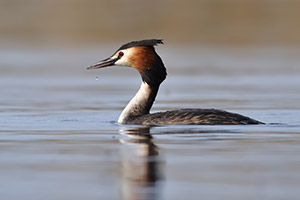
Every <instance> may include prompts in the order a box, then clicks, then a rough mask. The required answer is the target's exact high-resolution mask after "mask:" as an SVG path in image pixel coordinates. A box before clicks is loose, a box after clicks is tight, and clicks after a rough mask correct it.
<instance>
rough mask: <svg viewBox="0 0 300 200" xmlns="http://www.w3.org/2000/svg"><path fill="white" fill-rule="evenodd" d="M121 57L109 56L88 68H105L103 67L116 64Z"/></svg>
mask: <svg viewBox="0 0 300 200" xmlns="http://www.w3.org/2000/svg"><path fill="white" fill-rule="evenodd" d="M118 59H119V58H107V59H105V60H102V61H99V62H97V63H95V64H93V65H91V66H90V67H88V68H87V69H99V68H103V67H108V66H112V65H114V64H115V62H116V61H117V60H118Z"/></svg>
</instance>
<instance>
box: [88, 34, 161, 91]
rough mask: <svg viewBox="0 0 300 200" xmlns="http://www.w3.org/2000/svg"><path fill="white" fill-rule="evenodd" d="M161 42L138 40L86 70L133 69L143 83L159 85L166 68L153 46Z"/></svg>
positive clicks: (123, 46) (125, 45)
mask: <svg viewBox="0 0 300 200" xmlns="http://www.w3.org/2000/svg"><path fill="white" fill-rule="evenodd" d="M157 44H163V42H162V40H157V39H152V40H140V41H133V42H130V43H127V44H124V45H122V46H121V47H120V48H119V49H118V50H117V51H116V52H115V53H114V54H113V55H112V56H111V57H109V58H107V59H104V60H102V61H99V62H97V63H95V64H93V65H92V66H90V67H88V68H87V69H99V68H103V67H108V66H113V65H119V66H127V67H133V68H135V69H136V70H138V72H139V73H140V74H141V76H142V79H143V81H144V82H146V83H148V84H149V85H159V84H160V83H161V82H162V81H163V80H164V79H165V78H166V75H167V73H166V68H165V67H164V64H163V62H162V60H161V58H160V57H159V55H158V54H157V53H156V52H155V49H154V46H155V45H157Z"/></svg>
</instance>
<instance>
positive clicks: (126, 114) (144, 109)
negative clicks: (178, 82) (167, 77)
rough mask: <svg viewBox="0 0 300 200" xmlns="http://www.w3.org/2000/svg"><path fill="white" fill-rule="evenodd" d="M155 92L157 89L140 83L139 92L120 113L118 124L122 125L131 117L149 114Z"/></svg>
mask: <svg viewBox="0 0 300 200" xmlns="http://www.w3.org/2000/svg"><path fill="white" fill-rule="evenodd" d="M157 91H158V88H153V87H150V86H149V85H148V84H147V83H145V82H142V84H141V87H140V89H139V91H138V92H137V93H136V95H135V96H134V97H133V98H132V99H131V101H130V102H129V103H128V105H127V106H126V107H125V108H124V110H123V111H122V113H121V115H120V117H119V119H118V123H120V124H124V123H126V122H128V121H129V120H130V119H132V117H137V116H141V115H145V114H149V111H150V109H151V107H152V104H153V102H154V100H155V97H156V94H157Z"/></svg>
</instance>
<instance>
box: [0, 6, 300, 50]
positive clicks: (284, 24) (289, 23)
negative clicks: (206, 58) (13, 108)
mask: <svg viewBox="0 0 300 200" xmlns="http://www.w3.org/2000/svg"><path fill="white" fill-rule="evenodd" d="M299 8H300V1H298V0H242V1H240V0H153V1H139V0H51V1H50V0H42V1H39V0H26V1H22V0H1V1H0V38H1V44H2V45H1V46H2V48H4V47H5V46H4V44H5V45H6V47H7V46H10V45H12V44H16V43H17V44H18V45H20V44H24V45H38V46H41V45H72V46H73V45H75V46H77V45H78V44H103V42H105V43H110V42H116V43H117V42H126V41H131V40H139V39H144V38H163V39H165V41H166V42H167V43H172V44H175V43H180V44H197V45H198V44H199V45H200V44H217V45H218V44H222V45H299V44H300V23H299V19H300V12H299Z"/></svg>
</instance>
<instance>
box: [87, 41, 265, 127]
mask: <svg viewBox="0 0 300 200" xmlns="http://www.w3.org/2000/svg"><path fill="white" fill-rule="evenodd" d="M157 44H163V42H162V40H157V39H152V40H140V41H133V42H130V43H127V44H124V45H122V46H121V47H120V48H119V49H118V50H117V51H116V52H115V53H114V54H113V55H112V56H111V57H109V58H107V59H105V60H102V61H100V62H98V63H96V64H94V65H92V66H90V67H89V68H88V69H98V68H103V67H108V66H112V65H120V66H128V67H133V68H135V69H136V70H137V71H138V72H139V73H140V75H141V77H142V84H141V87H140V89H139V91H138V92H137V93H136V95H135V96H134V97H133V99H131V101H130V102H129V103H128V105H127V106H126V107H125V109H124V110H123V111H122V113H121V115H120V117H119V119H118V123H120V124H144V125H170V124H179V125H184V124H194V125H195V124H198V125H237V124H241V125H245V124H263V123H262V122H259V121H257V120H254V119H251V118H249V117H246V116H243V115H240V114H236V113H231V112H227V111H223V110H217V109H180V110H173V111H166V112H158V113H153V114H150V109H151V107H152V105H153V102H154V101H155V98H156V95H157V92H158V90H159V86H160V84H161V83H162V82H163V81H164V80H165V78H166V75H167V73H166V68H165V66H164V64H163V62H162V59H161V58H160V57H159V55H158V54H157V53H156V51H155V49H154V46H155V45H157Z"/></svg>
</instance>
